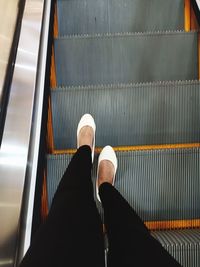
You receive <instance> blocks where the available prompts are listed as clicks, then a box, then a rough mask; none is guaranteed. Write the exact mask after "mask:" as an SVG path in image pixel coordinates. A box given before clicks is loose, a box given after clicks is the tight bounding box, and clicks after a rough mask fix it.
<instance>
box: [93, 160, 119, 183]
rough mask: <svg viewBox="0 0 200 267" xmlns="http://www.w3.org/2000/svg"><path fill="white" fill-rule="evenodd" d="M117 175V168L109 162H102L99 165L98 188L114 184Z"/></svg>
mask: <svg viewBox="0 0 200 267" xmlns="http://www.w3.org/2000/svg"><path fill="white" fill-rule="evenodd" d="M114 175H115V167H114V165H113V163H112V162H111V161H109V160H102V161H101V162H100V164H99V171H98V177H97V183H98V188H99V186H100V185H101V184H103V183H109V184H113V180H114Z"/></svg>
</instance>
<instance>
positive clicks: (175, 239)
mask: <svg viewBox="0 0 200 267" xmlns="http://www.w3.org/2000/svg"><path fill="white" fill-rule="evenodd" d="M152 235H153V236H154V237H155V238H157V239H158V240H159V241H160V243H161V244H162V245H163V246H164V248H165V249H166V250H167V251H168V252H169V253H170V254H171V255H172V256H174V257H175V259H176V260H177V261H178V262H179V263H180V264H181V265H182V266H185V267H186V266H187V267H190V266H191V267H199V266H200V253H199V251H200V244H199V240H200V230H199V229H197V230H182V231H165V232H153V233H152Z"/></svg>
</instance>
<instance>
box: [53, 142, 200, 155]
mask: <svg viewBox="0 0 200 267" xmlns="http://www.w3.org/2000/svg"><path fill="white" fill-rule="evenodd" d="M198 147H200V143H187V144H166V145H143V146H121V147H113V149H114V150H115V151H121V152H123V151H139V150H160V149H176V148H183V149H184V148H198ZM101 150H102V148H96V149H95V152H96V153H100V152H101ZM75 152H76V149H65V150H54V151H53V153H52V154H54V155H61V154H74V153H75Z"/></svg>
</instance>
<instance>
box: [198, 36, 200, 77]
mask: <svg viewBox="0 0 200 267" xmlns="http://www.w3.org/2000/svg"><path fill="white" fill-rule="evenodd" d="M198 68H199V69H198V77H199V80H200V32H199V33H198Z"/></svg>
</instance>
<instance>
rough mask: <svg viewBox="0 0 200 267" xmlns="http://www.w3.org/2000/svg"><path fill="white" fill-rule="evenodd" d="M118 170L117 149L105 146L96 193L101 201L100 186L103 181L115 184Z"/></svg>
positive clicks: (99, 166)
mask: <svg viewBox="0 0 200 267" xmlns="http://www.w3.org/2000/svg"><path fill="white" fill-rule="evenodd" d="M116 171H117V157H116V154H115V151H114V150H113V148H112V147H111V146H105V147H104V148H103V149H102V151H101V153H100V155H99V161H98V170H97V180H96V194H97V199H98V200H99V201H100V202H101V200H100V196H99V186H100V185H101V184H102V183H109V184H111V185H114V180H115V174H116Z"/></svg>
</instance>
